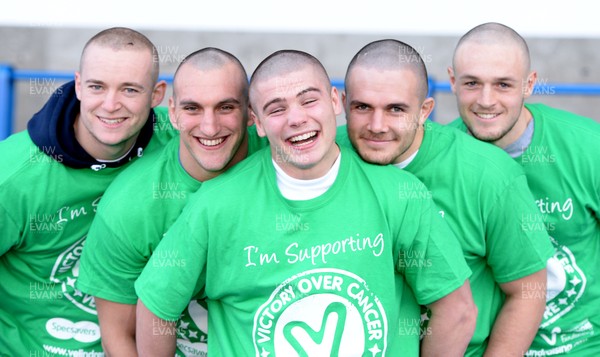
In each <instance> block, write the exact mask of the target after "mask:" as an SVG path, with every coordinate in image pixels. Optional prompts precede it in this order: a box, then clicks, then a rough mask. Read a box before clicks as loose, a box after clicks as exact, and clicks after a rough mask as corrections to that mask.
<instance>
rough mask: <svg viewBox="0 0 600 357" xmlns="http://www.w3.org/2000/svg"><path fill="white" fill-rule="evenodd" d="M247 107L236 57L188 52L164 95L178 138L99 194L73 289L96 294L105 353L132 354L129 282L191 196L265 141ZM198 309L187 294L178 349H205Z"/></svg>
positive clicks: (193, 353) (132, 302)
mask: <svg viewBox="0 0 600 357" xmlns="http://www.w3.org/2000/svg"><path fill="white" fill-rule="evenodd" d="M247 108H248V78H247V75H246V71H245V70H244V67H243V66H242V64H241V63H240V62H239V60H238V59H237V58H236V57H234V56H233V55H232V54H230V53H228V52H225V51H223V50H220V49H217V48H204V49H201V50H198V51H196V52H193V53H192V54H190V55H188V56H187V57H186V58H185V59H184V60H183V61H182V62H181V64H180V65H179V67H178V68H177V70H176V72H175V77H174V81H173V96H172V97H171V98H170V99H169V115H170V118H171V122H172V124H173V127H175V128H176V129H177V130H178V131H179V133H180V135H179V136H178V137H175V138H173V139H172V140H171V141H170V142H169V143H168V144H167V146H166V148H165V150H163V151H162V152H161V153H160V154H158V155H156V156H154V157H152V158H148V159H144V160H140V161H139V162H137V163H136V164H134V165H132V167H131V168H128V169H127V170H125V172H123V174H122V175H120V176H119V178H118V179H117V180H115V181H114V183H113V184H112V185H111V187H110V188H109V189H108V190H107V191H106V193H105V194H104V197H103V198H102V202H101V203H100V205H99V206H98V213H97V215H96V218H95V219H94V222H93V224H92V227H91V229H90V233H89V235H88V238H87V243H86V247H85V249H84V253H83V256H82V258H81V267H80V273H79V280H78V282H77V287H78V288H79V289H80V290H81V291H83V292H85V293H87V294H90V295H93V296H94V297H95V299H96V305H97V306H98V318H99V320H100V327H101V329H102V343H103V345H104V349H105V351H106V352H107V353H109V354H110V355H111V356H113V355H114V356H135V355H136V346H135V308H136V303H137V295H136V294H135V289H134V283H135V280H136V279H137V277H138V276H139V275H140V273H141V272H142V269H143V268H144V266H145V265H146V263H147V262H148V259H150V256H151V255H152V252H153V251H154V250H155V249H156V246H157V245H158V243H159V242H160V240H161V238H162V237H163V235H164V233H165V232H166V231H167V229H168V228H169V226H170V225H171V224H172V223H173V222H174V221H175V219H176V218H177V216H178V215H179V214H180V213H181V210H182V209H183V207H184V205H185V204H186V203H187V201H188V199H189V197H190V195H191V194H192V193H193V192H195V191H196V190H197V189H198V188H199V187H200V185H201V184H202V182H204V181H207V180H210V179H212V178H214V177H216V176H218V175H220V174H222V173H223V172H225V171H226V170H228V169H229V168H230V167H232V166H233V165H235V164H237V163H238V162H239V161H241V160H242V159H244V158H245V157H246V156H247V155H249V154H251V153H253V152H255V151H257V150H258V149H259V148H261V147H263V146H266V145H267V142H266V140H262V139H260V138H259V137H258V135H257V134H256V128H255V127H254V126H251V127H248V125H249V124H251V123H252V121H250V120H249V119H248V115H247ZM247 128H248V129H247ZM132 202H134V203H135V205H136V209H131V203H132ZM204 306H205V303H204V301H203V300H201V299H198V300H196V299H193V300H192V301H191V302H189V305H188V306H187V307H186V309H185V311H184V312H183V314H182V316H181V318H180V319H179V322H178V325H177V336H178V341H177V349H178V354H182V355H190V356H199V355H202V354H205V353H206V350H207V347H206V342H207V334H206V333H207V329H206V310H205V307H204ZM173 332H175V331H173Z"/></svg>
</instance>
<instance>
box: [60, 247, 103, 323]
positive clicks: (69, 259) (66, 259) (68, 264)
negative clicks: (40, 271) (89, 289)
mask: <svg viewBox="0 0 600 357" xmlns="http://www.w3.org/2000/svg"><path fill="white" fill-rule="evenodd" d="M86 237H87V236H83V237H82V238H81V239H79V240H78V241H77V242H75V243H74V244H73V245H71V246H70V247H69V248H67V249H66V250H65V251H64V252H62V253H61V254H60V255H59V256H58V258H57V259H56V262H55V263H54V267H53V268H52V273H51V274H50V280H51V281H52V282H54V283H58V284H61V289H62V292H63V296H64V297H65V298H67V299H68V300H69V301H71V303H73V304H74V305H75V306H77V307H78V308H80V309H81V310H83V311H85V312H88V313H90V314H92V315H96V314H97V313H96V303H95V301H94V297H93V296H91V295H88V294H84V293H82V292H81V291H80V290H77V289H75V282H76V281H77V278H78V277H79V258H81V253H82V252H83V245H84V243H85V238H86Z"/></svg>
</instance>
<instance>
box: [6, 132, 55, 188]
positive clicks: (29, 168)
mask: <svg viewBox="0 0 600 357" xmlns="http://www.w3.org/2000/svg"><path fill="white" fill-rule="evenodd" d="M52 150H53V148H51V147H48V148H45V149H42V148H39V147H38V146H37V145H35V144H34V143H33V141H31V138H30V136H29V134H28V132H27V131H26V130H24V131H21V132H18V133H15V134H13V135H11V136H9V137H8V138H6V139H5V140H3V141H0V155H1V156H2V160H1V162H0V185H3V184H5V183H7V182H9V181H12V180H16V181H20V182H21V183H23V180H26V179H27V178H31V179H35V180H38V179H39V178H40V175H44V174H43V172H44V171H48V170H51V169H52V168H56V167H66V166H64V165H62V164H61V157H60V155H53V152H52ZM44 176H45V175H44Z"/></svg>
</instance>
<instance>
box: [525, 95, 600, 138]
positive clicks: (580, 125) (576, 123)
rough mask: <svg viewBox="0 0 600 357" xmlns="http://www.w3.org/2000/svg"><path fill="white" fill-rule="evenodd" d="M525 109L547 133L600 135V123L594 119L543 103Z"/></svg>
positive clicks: (529, 105) (527, 106) (527, 105)
mask: <svg viewBox="0 0 600 357" xmlns="http://www.w3.org/2000/svg"><path fill="white" fill-rule="evenodd" d="M525 107H526V108H527V109H528V110H529V111H530V112H531V114H532V116H533V118H534V120H535V121H536V123H538V122H540V123H541V124H542V125H543V128H544V129H545V130H547V131H551V132H557V131H558V132H561V133H568V132H576V133H577V135H584V136H594V137H597V136H598V135H600V123H599V122H597V121H595V120H594V119H592V118H588V117H585V116H582V115H579V114H575V113H572V112H568V111H566V110H562V109H558V108H553V107H550V106H547V105H545V104H541V103H534V104H526V105H525ZM534 130H535V128H534Z"/></svg>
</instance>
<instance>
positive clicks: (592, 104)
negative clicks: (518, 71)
mask: <svg viewBox="0 0 600 357" xmlns="http://www.w3.org/2000/svg"><path fill="white" fill-rule="evenodd" d="M488 21H495V22H501V23H503V24H505V25H508V26H510V27H512V28H513V29H515V30H516V31H517V32H519V33H520V34H521V35H522V36H523V37H525V39H526V40H527V42H528V44H529V47H530V51H531V56H532V67H533V69H536V70H537V71H538V83H539V84H541V85H542V87H540V89H539V90H538V91H537V94H536V95H535V96H533V97H532V98H530V99H529V102H544V103H546V104H549V105H552V106H555V107H559V108H562V109H565V110H569V111H572V112H575V113H578V114H581V115H585V116H588V117H592V118H594V119H596V120H598V121H600V23H599V21H598V19H597V14H595V12H594V11H592V10H591V9H590V8H589V3H586V2H585V1H583V0H574V1H569V2H568V3H566V2H558V1H537V0H534V1H522V0H520V1H516V0H504V1H502V2H493V3H491V2H484V1H475V0H473V1H466V0H465V1H454V2H446V1H441V0H436V1H419V2H417V1H410V2H404V1H395V2H392V1H390V0H369V1H355V0H347V1H341V0H330V1H323V0H321V1H319V0H302V1H289V2H287V1H273V0H254V1H241V0H224V1H212V2H203V1H185V0H170V1H167V2H162V1H160V2H159V1H156V2H153V1H143V2H142V1H115V0H107V1H102V2H76V1H64V0H62V1H60V0H59V1H51V2H48V1H45V2H42V1H39V2H38V1H21V2H7V3H4V4H3V5H2V10H1V11H0V44H1V46H0V65H2V66H5V67H8V68H11V69H12V70H13V71H14V72H13V73H17V74H21V76H19V78H18V79H16V80H15V81H14V97H13V98H12V103H13V104H14V112H13V114H12V118H11V120H12V129H11V130H12V132H17V131H20V130H23V129H24V128H25V127H26V122H27V120H29V118H30V117H31V116H32V115H33V114H34V113H35V112H37V111H38V110H39V109H40V108H41V107H42V106H43V104H44V103H45V101H46V100H47V99H48V97H49V96H50V95H51V94H52V92H53V91H54V90H55V89H56V88H58V87H59V86H60V85H61V84H62V83H64V82H65V81H66V80H68V79H67V78H72V76H73V72H74V71H75V70H77V68H78V65H79V57H80V55H81V50H82V48H83V46H84V44H85V43H86V41H87V40H88V39H89V38H90V37H92V36H93V35H94V34H96V33H97V32H99V31H101V30H102V29H105V28H108V27H112V26H126V27H131V28H134V29H136V30H139V31H140V32H142V33H144V34H145V35H146V36H148V37H149V38H150V40H151V41H152V42H154V44H155V45H156V47H157V49H158V52H159V58H160V60H161V75H163V76H167V77H169V76H171V75H172V74H173V73H174V71H175V69H176V68H177V65H178V64H179V62H180V61H181V60H182V59H183V58H184V57H185V56H186V55H188V54H189V53H191V52H193V51H195V50H197V49H200V48H203V47H207V46H213V47H219V48H222V49H224V50H226V51H229V52H231V53H233V54H234V55H236V56H237V57H238V58H239V59H240V60H241V61H242V63H243V64H244V66H245V67H246V70H247V71H248V74H249V75H250V74H251V73H252V71H253V70H254V69H255V67H256V66H257V65H258V63H259V62H260V61H261V60H262V59H263V58H265V57H266V56H268V55H269V54H271V53H272V52H274V51H276V50H279V49H284V48H289V49H298V50H303V51H306V52H309V53H311V54H313V55H314V56H316V57H317V58H319V59H320V60H321V62H322V63H323V64H324V65H325V67H326V69H327V70H328V72H329V74H330V76H331V78H332V80H333V81H334V83H337V84H338V85H340V86H341V85H343V82H342V80H343V77H344V74H345V70H346V66H347V65H348V62H349V61H350V59H351V58H352V56H354V54H355V53H356V52H357V51H358V50H359V49H360V48H361V47H363V46H364V45H365V44H367V43H368V42H370V41H373V40H378V39H383V38H395V39H399V40H401V41H404V42H407V43H408V44H410V45H412V46H413V47H414V48H415V49H416V50H417V51H418V52H419V53H420V54H421V56H422V57H423V59H424V60H425V62H426V65H427V68H428V71H429V75H430V78H431V80H432V81H433V83H434V84H435V85H434V88H435V89H436V91H435V92H434V93H433V95H434V97H435V99H436V110H435V112H434V118H433V119H434V120H436V121H439V122H442V123H446V122H448V121H451V120H453V119H454V118H456V117H457V113H458V112H457V110H456V104H455V100H454V97H453V95H452V94H451V93H450V92H449V90H448V76H447V71H446V70H447V67H448V66H449V65H450V62H451V58H452V52H453V50H454V46H455V45H456V42H457V40H458V38H459V37H460V36H461V35H462V34H464V33H465V32H466V31H468V30H469V29H471V28H472V27H474V26H476V25H478V24H481V23H484V22H488ZM38 71H42V73H45V74H50V77H46V76H42V75H39V72H38ZM54 74H56V75H58V76H59V78H53V77H52V75H54ZM565 90H567V91H573V92H574V93H572V94H564V91H565ZM170 94H171V90H170V89H169V91H168V94H167V96H170ZM0 95H2V96H4V97H3V98H6V94H4V93H1V91H0ZM0 99H2V98H0ZM166 103H167V101H166V100H165V101H164V102H163V104H164V105H166ZM2 116H3V114H2V113H1V112H0V122H1V121H2V120H6V118H3V117H2ZM4 116H6V115H4ZM342 122H344V116H343V115H341V116H340V117H339V118H338V123H342ZM0 125H1V123H0ZM0 139H1V138H0Z"/></svg>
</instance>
